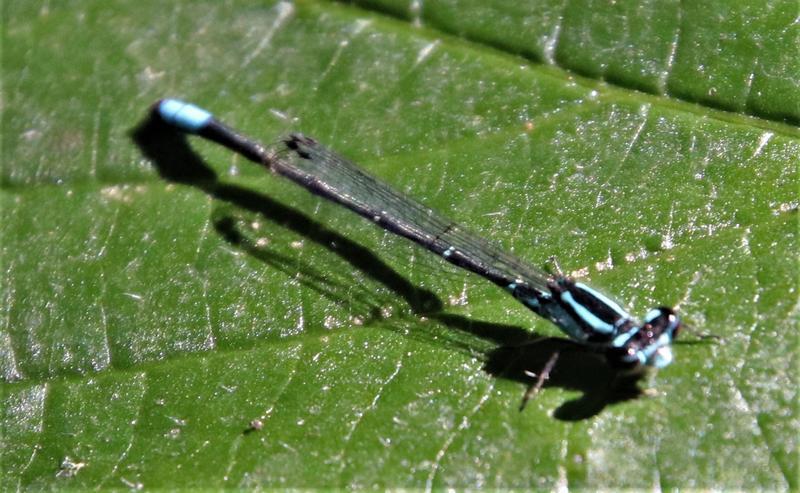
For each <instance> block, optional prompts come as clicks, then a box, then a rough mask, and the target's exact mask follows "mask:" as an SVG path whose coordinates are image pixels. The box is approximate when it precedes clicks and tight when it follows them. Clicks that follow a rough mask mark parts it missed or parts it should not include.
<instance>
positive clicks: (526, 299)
mask: <svg viewBox="0 0 800 493" xmlns="http://www.w3.org/2000/svg"><path fill="white" fill-rule="evenodd" d="M155 111H156V113H157V114H158V115H159V117H160V118H161V119H162V120H163V121H165V122H166V123H168V124H170V125H172V126H173V127H175V128H177V129H179V130H180V131H182V132H186V133H189V134H195V135H199V136H201V137H204V138H206V139H208V140H211V141H213V142H216V143H218V144H221V145H223V146H225V147H227V148H229V149H231V150H233V151H235V152H237V153H239V154H241V155H242V156H244V157H246V158H247V159H249V160H250V161H253V162H255V163H257V164H260V165H262V166H264V167H266V168H268V169H270V170H272V171H273V172H275V173H277V174H279V175H282V176H284V177H286V178H289V179H290V180H292V181H294V182H295V183H297V184H299V185H301V186H303V187H305V188H306V189H307V190H309V191H310V192H312V193H314V194H316V195H319V196H321V197H324V198H326V199H328V200H330V201H332V202H336V203H337V204H341V205H343V206H345V207H346V208H348V209H350V210H351V211H353V212H355V213H356V214H359V215H360V216H363V217H365V218H367V219H369V220H370V221H372V222H374V223H375V224H377V225H378V226H380V227H382V228H384V229H386V230H387V231H390V232H392V233H395V234H397V235H399V236H402V237H404V238H408V239H409V240H411V241H413V242H415V243H417V244H419V245H422V246H423V247H425V248H426V249H428V250H430V251H431V252H433V253H435V254H437V255H440V256H441V257H442V258H444V259H445V260H446V261H448V262H450V263H452V264H454V265H457V266H458V267H461V268H464V269H466V270H468V271H471V272H474V273H476V274H478V275H480V276H482V277H484V278H486V279H488V280H489V281H491V282H493V283H494V284H496V285H498V286H500V287H501V288H503V289H505V290H506V291H507V292H508V293H510V294H511V295H512V296H513V297H514V298H516V299H517V300H518V301H519V302H521V303H522V304H523V305H525V306H526V307H528V308H529V309H531V310H532V311H534V312H535V313H536V314H538V315H540V316H542V317H544V318H545V319H547V320H549V321H551V322H552V323H554V324H555V325H556V326H558V327H559V328H560V329H561V330H562V331H563V332H564V333H566V334H567V335H568V336H569V337H570V338H571V339H573V340H575V341H576V342H578V343H581V344H584V345H586V346H588V347H590V348H592V349H594V350H597V351H600V352H603V353H604V354H605V355H606V358H607V360H608V362H609V364H610V365H611V366H613V367H615V368H622V369H641V368H646V367H655V368H663V367H665V366H667V365H669V364H670V363H671V362H672V359H673V356H672V349H671V344H672V342H673V341H674V339H675V338H676V337H677V335H678V332H679V331H680V329H681V321H680V319H679V317H678V316H677V315H676V313H675V312H674V310H673V309H672V308H669V307H657V308H654V309H652V310H650V311H649V312H648V313H647V314H646V315H645V316H644V320H643V321H641V322H640V321H639V320H637V319H635V318H634V317H632V316H631V315H630V314H629V313H628V312H626V311H625V310H624V309H623V308H622V307H621V306H620V305H619V304H617V303H616V302H614V301H612V300H611V299H610V298H608V297H606V296H604V295H603V294H601V293H599V292H598V291H596V290H594V289H592V288H591V287H589V286H587V285H585V284H583V283H581V282H577V281H575V280H574V279H572V278H571V277H569V276H565V275H564V274H562V273H561V272H560V269H557V272H556V273H555V274H549V273H546V272H545V271H543V270H540V269H537V268H535V267H533V266H531V265H529V264H527V263H525V262H523V261H522V260H520V259H518V258H516V257H515V256H513V255H511V254H509V253H507V252H505V251H503V250H502V249H501V248H499V247H498V246H496V245H494V244H492V243H490V242H488V241H486V240H484V239H482V238H480V237H478V236H477V235H475V234H472V233H470V232H469V231H467V230H466V229H464V228H463V227H462V226H460V225H459V224H456V223H454V222H452V221H450V220H449V219H446V218H445V217H443V216H442V215H440V214H439V213H437V212H435V211H433V210H432V209H430V208H428V207H425V206H424V205H422V204H421V203H419V202H417V201H415V200H414V199H412V198H410V197H408V196H406V195H404V194H402V193H400V192H398V191H396V190H394V189H392V188H391V187H390V186H389V185H387V184H385V183H383V182H382V181H380V180H378V179H377V178H375V177H373V176H371V175H370V174H368V173H367V172H366V171H364V170H363V169H362V168H360V167H359V166H357V165H356V164H355V163H353V162H351V161H348V160H347V159H345V158H343V157H342V156H339V155H338V154H336V153H335V152H333V151H331V150H330V149H328V148H326V147H325V146H323V145H322V144H320V143H319V142H317V141H316V140H314V139H312V138H310V137H307V136H305V135H302V134H299V133H293V134H290V135H288V136H287V137H285V138H284V139H282V141H281V145H282V148H281V149H279V150H277V151H274V150H269V149H267V148H266V147H264V146H262V145H261V144H259V143H258V142H256V141H254V140H252V139H250V138H248V137H245V136H243V135H241V134H239V133H238V132H237V131H235V130H233V129H231V128H229V127H228V126H226V125H224V124H223V123H221V122H220V121H218V120H217V119H215V118H214V117H213V116H212V115H211V113H209V112H208V111H206V110H203V109H201V108H199V107H197V106H194V105H192V104H187V103H184V102H181V101H177V100H174V99H165V100H162V101H159V102H158V103H157V104H156V106H155ZM557 358H558V354H557V353H556V354H554V355H553V356H552V357H551V358H550V360H549V361H548V362H547V364H546V365H545V367H544V368H543V371H541V372H539V374H538V375H537V381H536V383H535V385H533V386H532V387H531V389H530V390H529V392H528V394H526V399H525V400H527V399H528V398H529V397H530V395H532V393H533V392H535V391H537V390H538V389H539V388H540V387H541V386H542V384H543V382H544V380H546V379H547V377H548V374H549V372H550V371H551V370H552V369H553V367H554V365H555V362H556V359H557Z"/></svg>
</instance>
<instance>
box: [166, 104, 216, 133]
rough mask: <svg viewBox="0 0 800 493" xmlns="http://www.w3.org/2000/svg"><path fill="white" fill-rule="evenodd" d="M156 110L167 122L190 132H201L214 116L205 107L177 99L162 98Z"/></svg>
mask: <svg viewBox="0 0 800 493" xmlns="http://www.w3.org/2000/svg"><path fill="white" fill-rule="evenodd" d="M156 110H157V111H158V115H159V116H160V117H161V118H162V119H163V120H164V121H165V122H167V123H169V124H170V125H175V126H176V127H178V128H179V129H181V130H183V131H184V132H189V133H197V132H199V131H200V129H202V128H203V127H204V126H205V125H206V124H207V123H208V122H209V120H211V118H212V115H211V113H209V112H208V111H206V110H204V109H203V108H200V107H198V106H195V105H193V104H189V103H184V102H183V101H179V100H177V99H162V100H161V101H159V103H158V106H157V107H156Z"/></svg>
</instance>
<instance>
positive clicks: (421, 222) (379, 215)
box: [268, 134, 551, 292]
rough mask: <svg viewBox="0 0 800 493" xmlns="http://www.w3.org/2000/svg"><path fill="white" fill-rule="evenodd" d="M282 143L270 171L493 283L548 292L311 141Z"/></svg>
mask: <svg viewBox="0 0 800 493" xmlns="http://www.w3.org/2000/svg"><path fill="white" fill-rule="evenodd" d="M283 143H284V145H285V146H286V151H284V152H279V153H277V154H274V155H272V159H270V160H269V163H268V164H269V166H270V168H271V169H272V170H274V171H275V172H277V173H279V174H281V175H283V176H286V177H287V178H289V179H291V180H293V181H295V182H297V183H298V184H300V185H302V186H304V187H305V188H307V189H308V190H310V191H311V192H313V193H315V194H317V195H320V196H322V197H325V198H327V199H329V200H331V201H333V202H337V203H339V204H341V205H343V206H345V207H347V208H348V209H350V210H352V211H354V212H356V213H357V214H359V215H361V216H363V217H365V218H367V219H369V220H371V221H373V222H375V223H376V224H378V225H379V226H381V227H382V228H384V229H386V230H388V231H391V232H393V233H395V234H398V235H400V236H403V237H405V238H408V239H410V240H412V241H414V242H416V243H418V244H420V245H422V246H424V247H425V248H427V249H428V250H430V251H432V252H434V253H436V254H439V255H441V256H442V257H443V258H445V259H446V260H447V261H448V262H451V263H453V264H455V265H457V266H459V267H462V268H464V269H467V270H470V271H472V272H475V273H476V274H479V275H481V276H483V277H485V278H487V279H489V280H490V281H492V282H494V283H495V284H498V285H500V286H503V287H505V286H508V285H509V284H511V283H517V284H525V285H527V286H528V287H530V288H532V289H536V290H539V291H542V292H547V291H548V290H547V281H548V279H549V278H550V277H551V276H550V275H548V274H547V273H545V272H544V271H542V270H539V269H537V268H535V267H533V266H531V265H529V264H527V263H525V262H523V261H522V260H520V259H518V258H517V257H514V256H513V255H511V254H509V253H506V252H505V251H503V250H502V249H501V248H499V247H498V246H496V245H494V244H492V243H490V242H488V241H486V240H484V239H482V238H480V237H478V236H477V235H474V234H472V233H470V232H469V231H468V230H466V229H465V228H463V227H462V226H460V225H459V224H457V223H455V222H453V221H451V220H449V219H447V218H445V217H444V216H442V215H440V214H439V213H437V212H435V211H434V210H433V209H430V208H428V207H426V206H424V205H422V204H420V203H419V202H417V201H415V200H413V199H411V198H410V197H408V196H406V195H404V194H402V193H400V192H398V191H396V190H394V189H392V188H391V187H390V186H389V185H387V184H386V183H384V182H382V181H380V180H378V179H377V178H375V177H373V176H371V175H369V174H368V173H367V172H365V171H364V170H363V169H362V168H360V167H359V166H358V165H356V164H355V163H353V162H351V161H348V160H347V159H345V158H343V157H342V156H340V155H338V154H336V153H335V152H333V151H331V150H329V149H327V148H326V147H325V146H323V145H321V144H320V143H318V142H317V141H315V140H314V139H312V138H309V137H306V136H304V135H302V134H291V135H289V136H288V137H286V138H285V139H284V140H283Z"/></svg>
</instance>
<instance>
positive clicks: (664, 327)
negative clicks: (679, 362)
mask: <svg viewBox="0 0 800 493" xmlns="http://www.w3.org/2000/svg"><path fill="white" fill-rule="evenodd" d="M680 330H681V319H680V317H678V315H677V314H676V313H675V311H674V310H673V309H672V308H669V307H666V306H661V307H658V308H654V309H652V310H650V311H649V312H648V313H647V315H646V316H645V318H644V326H643V327H642V330H641V332H644V334H642V335H643V336H644V339H646V340H647V341H646V342H645V341H643V342H644V344H643V345H642V348H641V350H640V351H641V357H643V358H644V361H643V363H644V364H645V365H647V366H653V367H655V368H664V367H665V366H667V365H669V364H670V363H672V360H673V357H672V347H671V344H672V342H673V341H674V340H675V338H676V337H677V336H678V333H679V332H680Z"/></svg>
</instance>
